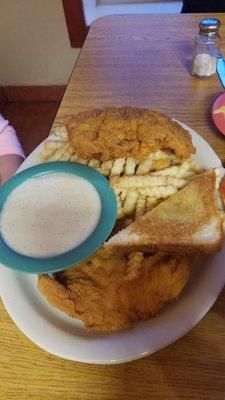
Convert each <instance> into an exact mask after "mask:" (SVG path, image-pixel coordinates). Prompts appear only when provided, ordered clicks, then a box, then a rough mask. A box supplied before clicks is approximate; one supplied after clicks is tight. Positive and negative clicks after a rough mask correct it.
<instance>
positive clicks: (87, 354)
mask: <svg viewBox="0 0 225 400" xmlns="http://www.w3.org/2000/svg"><path fill="white" fill-rule="evenodd" d="M182 126H184V128H186V129H188V130H189V132H190V133H191V135H192V139H193V143H194V145H195V146H196V148H197V149H198V151H197V154H196V156H195V157H196V159H197V160H198V161H199V162H200V163H201V164H202V165H203V166H205V167H208V168H210V167H220V168H221V167H222V166H221V163H220V160H219V158H218V157H217V156H216V154H215V153H214V151H213V150H212V149H211V147H210V146H209V145H208V144H207V143H206V142H205V141H204V140H203V139H202V138H201V137H200V136H199V135H198V134H197V133H196V132H194V131H193V130H192V129H190V128H188V127H187V126H185V125H183V124H182ZM42 146H43V144H41V145H40V146H39V147H38V148H37V149H36V150H35V151H34V152H33V153H32V154H31V155H30V156H29V157H28V158H27V159H26V160H25V162H24V163H23V165H22V167H21V168H20V170H22V169H25V168H28V167H30V166H32V165H34V164H36V163H37V162H38V156H39V154H40V151H41V149H42ZM224 264H225V248H224V249H223V250H222V251H221V252H220V253H219V254H216V255H213V256H210V257H207V258H205V259H202V261H201V262H198V265H196V266H195V267H194V268H192V273H191V277H190V280H189V282H188V284H187V286H186V288H185V289H184V290H183V292H182V294H181V296H180V297H179V299H178V300H177V301H176V302H174V303H173V304H170V305H168V306H167V307H166V308H165V309H164V310H163V311H162V312H161V313H160V314H159V315H158V316H157V317H155V318H153V319H150V320H148V321H145V322H138V323H136V325H135V327H134V329H132V330H126V331H120V332H115V333H112V334H96V333H92V332H91V333H88V332H85V330H84V329H83V325H82V323H81V322H80V321H77V320H74V319H72V318H70V317H68V316H67V315H65V314H63V313H62V312H60V311H58V310H56V309H54V308H52V307H51V306H49V305H48V303H47V302H46V301H45V300H44V299H43V298H42V296H41V295H40V294H39V292H38V290H37V287H36V284H37V277H36V276H34V275H28V274H23V273H19V272H15V271H12V270H10V269H7V268H5V267H3V266H2V268H0V294H1V297H2V301H3V303H4V305H5V307H6V309H7V311H8V313H9V315H10V316H11V318H12V319H13V321H14V322H15V324H16V325H17V326H18V327H19V329H21V331H22V332H23V333H24V334H25V335H26V336H27V337H28V338H29V339H31V340H32V341H33V342H34V343H36V344H37V345H38V346H40V347H41V348H43V349H44V350H46V351H48V352H49V353H52V354H55V355H57V356H59V357H63V358H65V359H69V360H74V361H82V362H85V363H96V364H113V363H123V362H127V361H131V360H135V359H137V358H141V357H144V356H146V355H148V354H151V353H153V352H155V351H157V350H159V349H161V348H163V347H165V346H167V345H168V344H170V343H172V342H174V341H175V340H177V339H179V338H180V337H182V336H183V335H184V334H185V333H186V332H188V331H189V330H190V329H191V328H192V327H193V326H194V325H196V324H197V323H198V322H199V321H200V320H201V318H202V317H203V316H204V315H205V314H206V313H207V311H208V310H209V309H210V307H211V306H212V304H213V303H214V302H215V300H216V298H217V297H218V295H219V293H220V291H221V290H222V288H223V285H224V282H225V268H224Z"/></svg>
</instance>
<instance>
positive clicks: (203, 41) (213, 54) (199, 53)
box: [191, 18, 220, 78]
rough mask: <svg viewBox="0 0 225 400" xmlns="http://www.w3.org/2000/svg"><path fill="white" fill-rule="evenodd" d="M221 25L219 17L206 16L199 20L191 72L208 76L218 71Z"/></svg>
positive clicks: (203, 76)
mask: <svg viewBox="0 0 225 400" xmlns="http://www.w3.org/2000/svg"><path fill="white" fill-rule="evenodd" d="M219 27H220V21H219V20H218V19H217V18H204V19H202V20H201V21H200V22H199V33H198V34H197V35H196V37H195V46H194V51H193V59H192V66H191V74H192V75H194V76H196V77H198V78H208V77H209V76H211V75H213V74H215V72H216V65H217V57H218V52H219V47H220V36H219V34H218V31H219Z"/></svg>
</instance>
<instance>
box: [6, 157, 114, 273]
mask: <svg viewBox="0 0 225 400" xmlns="http://www.w3.org/2000/svg"><path fill="white" fill-rule="evenodd" d="M56 172H57V173H59V172H60V173H68V174H73V175H76V176H79V177H81V178H84V179H86V180H88V181H89V182H90V183H91V184H92V185H93V186H94V187H95V189H96V191H97V192H98V194H99V197H100V201H101V215H100V218H99V221H98V224H97V226H96V228H95V229H94V231H93V232H92V233H91V235H90V236H89V237H88V238H87V239H86V240H85V241H84V242H82V243H81V244H80V245H79V246H77V247H75V248H73V249H72V250H70V251H67V252H66V253H63V254H60V255H56V256H54V257H49V258H34V257H28V256H24V255H22V254H20V253H17V252H16V251H14V250H13V249H11V248H10V247H9V246H8V245H7V244H6V243H5V242H4V240H3V238H2V235H1V232H0V263H1V264H2V265H4V266H6V267H9V268H11V269H14V270H18V271H22V272H28V273H32V274H43V273H53V272H56V271H60V270H64V269H66V268H69V267H71V266H73V265H75V264H77V263H79V262H81V261H83V260H85V259H86V258H88V257H89V256H91V255H92V254H93V253H94V252H95V251H96V250H97V249H98V248H99V247H101V245H102V244H103V243H104V241H105V240H106V239H107V238H108V236H109V235H110V233H111V231H112V229H113V227H114V224H115V221H116V216H117V202H116V196H115V193H114V191H113V190H112V189H111V188H110V187H109V186H108V180H107V179H106V178H105V177H104V176H103V175H101V174H100V173H99V172H97V171H96V170H95V169H93V168H90V167H88V166H86V165H82V164H79V163H70V162H49V163H45V164H40V165H36V166H34V167H31V168H28V169H26V170H25V171H22V172H20V173H18V174H17V175H15V176H14V177H13V178H11V179H10V180H9V181H8V182H6V183H5V184H4V185H3V186H2V187H1V188H0V218H1V211H2V209H3V206H4V203H5V201H6V200H7V197H8V196H9V195H10V193H11V192H12V191H13V190H14V189H16V188H17V187H18V186H19V185H21V184H23V183H24V182H25V181H26V180H28V179H32V178H36V177H38V176H40V175H43V174H52V173H56Z"/></svg>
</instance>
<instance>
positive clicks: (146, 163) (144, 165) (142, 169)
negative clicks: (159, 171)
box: [136, 157, 153, 175]
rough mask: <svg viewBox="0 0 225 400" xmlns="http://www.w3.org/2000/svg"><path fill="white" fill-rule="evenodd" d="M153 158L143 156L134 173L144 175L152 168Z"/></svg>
mask: <svg viewBox="0 0 225 400" xmlns="http://www.w3.org/2000/svg"><path fill="white" fill-rule="evenodd" d="M152 164H153V160H152V159H151V158H150V157H149V158H144V159H142V160H141V161H140V164H139V165H138V169H137V172H136V175H145V174H147V173H148V172H149V171H150V170H151V168H152Z"/></svg>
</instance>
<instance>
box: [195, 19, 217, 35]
mask: <svg viewBox="0 0 225 400" xmlns="http://www.w3.org/2000/svg"><path fill="white" fill-rule="evenodd" d="M220 25H221V24H220V21H219V20H218V19H217V18H204V19H202V20H201V21H200V22H199V28H200V33H202V34H203V35H215V34H216V33H217V32H218V30H219V27H220Z"/></svg>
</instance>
